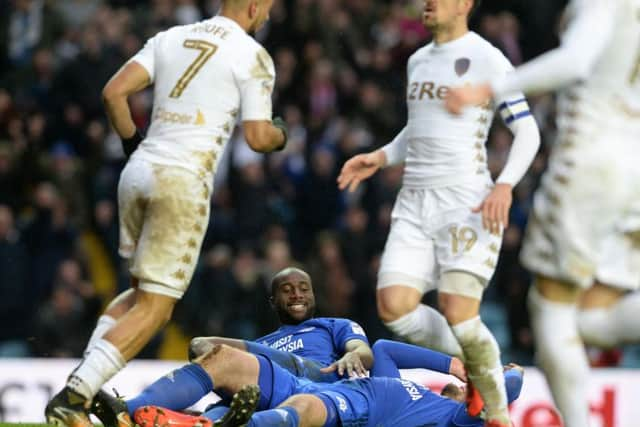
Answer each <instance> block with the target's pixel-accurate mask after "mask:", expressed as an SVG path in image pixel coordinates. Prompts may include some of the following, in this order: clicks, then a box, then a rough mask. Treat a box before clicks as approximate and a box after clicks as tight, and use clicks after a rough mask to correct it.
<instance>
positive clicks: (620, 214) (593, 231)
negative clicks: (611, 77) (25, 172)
mask: <svg viewBox="0 0 640 427" xmlns="http://www.w3.org/2000/svg"><path fill="white" fill-rule="evenodd" d="M579 142H580V143H579ZM639 142H640V141H629V140H628V138H627V139H626V140H625V138H621V137H617V138H616V137H610V138H604V137H603V136H599V135H590V136H589V138H586V137H585V138H584V140H578V141H576V140H575V139H565V140H564V141H562V140H561V141H560V142H559V144H558V145H557V146H556V147H554V152H553V155H552V157H551V159H550V161H549V168H548V170H547V172H545V175H544V176H543V179H542V184H541V186H540V188H539V189H538V190H537V191H536V194H535V196H534V205H533V212H532V214H531V215H530V218H529V224H528V226H527V231H526V233H525V239H524V244H523V247H522V251H521V252H520V260H521V263H522V264H523V265H524V266H525V267H526V268H527V269H529V270H531V271H532V272H534V273H537V274H540V275H543V276H547V277H549V278H552V279H556V280H561V281H564V282H567V283H571V284H573V285H575V286H578V287H580V288H588V287H590V286H591V285H593V284H594V282H596V281H598V282H601V283H604V284H607V285H611V286H615V287H619V288H623V289H631V290H633V289H638V287H639V286H640V144H638V143H639Z"/></svg>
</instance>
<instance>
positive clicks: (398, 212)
mask: <svg viewBox="0 0 640 427" xmlns="http://www.w3.org/2000/svg"><path fill="white" fill-rule="evenodd" d="M474 6H477V1H475V2H474V1H473V0H427V1H426V2H425V10H424V16H423V21H424V24H425V26H426V27H427V28H428V29H429V30H431V32H432V33H433V36H434V41H433V42H432V43H429V44H428V45H426V46H424V47H422V48H420V49H418V50H417V51H416V52H415V53H414V54H413V55H412V56H411V58H410V59H409V62H408V65H407V78H408V88H407V107H408V122H407V125H406V126H405V128H404V129H403V130H402V131H401V132H400V133H399V134H398V135H397V136H396V138H395V139H394V140H393V141H392V142H391V143H389V144H387V145H385V146H384V147H382V148H381V149H379V150H376V151H374V152H371V153H368V154H361V155H357V156H355V157H353V158H352V159H350V160H349V161H347V162H346V163H345V165H344V167H343V169H342V171H341V174H340V176H339V177H338V183H339V186H340V188H342V189H344V188H347V187H349V189H350V190H354V189H355V188H356V187H357V186H358V184H359V183H360V182H361V181H362V180H364V179H367V178H368V177H370V176H371V175H372V174H373V173H374V172H375V171H377V170H378V169H379V168H382V167H384V166H389V165H394V164H398V163H400V162H403V161H404V163H405V171H404V178H403V184H402V188H401V190H400V193H399V194H398V198H397V200H396V203H395V206H394V209H393V213H392V227H391V231H390V233H389V236H388V239H387V243H386V246H385V249H384V253H383V256H382V261H381V266H380V271H379V273H378V291H377V303H378V313H379V315H380V317H381V319H382V320H383V321H384V322H385V324H386V325H387V326H388V327H389V328H390V329H391V330H392V331H393V332H395V333H396V334H398V335H400V336H402V337H405V338H406V339H408V340H409V341H411V342H413V343H415V344H419V345H423V346H429V347H431V348H435V349H437V350H440V351H443V352H446V353H449V354H454V355H456V356H458V357H460V358H463V359H464V360H465V366H466V368H467V370H468V373H469V378H470V379H471V380H472V382H473V384H474V386H475V388H477V390H478V391H479V392H480V394H481V395H482V397H483V398H484V401H485V405H486V410H487V421H488V424H487V425H491V426H508V425H510V421H509V416H508V411H507V400H506V395H505V389H504V381H503V380H502V363H501V362H500V350H499V347H498V344H497V342H496V340H495V338H494V337H493V335H492V334H491V332H490V331H489V329H487V327H486V326H485V325H484V323H483V322H482V321H481V319H480V316H479V308H480V301H481V299H482V294H483V291H484V289H485V287H486V286H487V284H488V282H489V280H490V279H491V276H492V275H493V272H494V270H495V267H496V263H497V259H498V254H499V252H500V246H501V240H502V230H503V228H504V227H506V226H507V221H508V212H509V207H510V205H511V189H512V187H513V186H514V185H515V184H516V183H517V182H518V181H519V180H520V178H521V177H522V176H523V175H524V173H525V172H526V170H527V168H528V167H529V164H530V163H531V161H532V159H533V158H534V156H535V154H536V152H537V150H538V147H539V145H540V135H539V132H538V128H537V125H536V123H535V120H533V118H532V117H531V114H530V112H529V108H528V105H527V102H526V100H525V99H524V97H523V96H522V94H520V93H518V92H517V91H514V92H512V93H508V94H505V95H503V96H501V97H500V99H498V100H496V102H495V103H486V104H484V105H479V106H476V107H474V108H472V109H469V110H467V111H465V113H464V115H462V116H460V117H458V116H453V115H451V114H449V113H448V112H447V111H446V109H445V108H444V99H445V97H446V95H447V93H448V91H449V90H450V88H451V87H454V86H460V85H464V84H472V83H473V84H475V83H478V82H482V81H485V80H487V79H491V78H494V77H496V76H504V75H505V74H507V73H509V72H510V71H511V70H512V69H513V67H512V66H511V64H510V63H509V61H508V60H507V59H506V58H505V57H504V55H503V54H502V53H501V52H500V51H499V50H498V49H496V48H494V47H493V46H492V45H491V44H490V43H489V42H487V41H486V40H484V39H482V38H481V37H480V36H478V35H477V34H476V33H473V32H470V31H469V29H468V24H467V20H468V17H469V15H470V13H471V11H472V9H473V7H474ZM496 109H497V110H498V112H499V113H500V115H501V116H502V119H503V121H504V123H505V124H506V125H507V126H508V127H509V128H510V129H511V131H512V132H513V134H514V136H515V138H514V142H513V146H512V148H511V152H510V154H509V158H508V161H507V163H506V165H505V167H504V169H503V171H502V173H501V174H500V176H499V177H498V179H497V181H496V183H495V184H494V183H493V181H492V179H491V176H490V173H489V170H488V168H487V153H486V148H485V141H486V139H487V135H488V132H489V128H490V126H491V122H492V120H493V115H494V110H496ZM435 288H437V289H438V292H439V297H438V298H439V306H440V309H441V311H442V313H443V314H444V317H443V316H442V315H441V314H440V313H438V311H437V310H434V309H432V308H430V307H428V306H427V305H424V304H421V299H422V296H423V295H424V293H425V292H427V291H428V290H430V289H435ZM449 325H450V326H451V327H449ZM470 409H472V408H470ZM477 410H478V408H475V409H474V412H475V411H477Z"/></svg>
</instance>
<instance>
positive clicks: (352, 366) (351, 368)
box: [320, 351, 367, 378]
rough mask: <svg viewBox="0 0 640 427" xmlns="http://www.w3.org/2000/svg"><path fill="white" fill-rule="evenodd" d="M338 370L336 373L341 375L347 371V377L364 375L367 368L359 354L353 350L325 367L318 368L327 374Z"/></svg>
mask: <svg viewBox="0 0 640 427" xmlns="http://www.w3.org/2000/svg"><path fill="white" fill-rule="evenodd" d="M335 371H338V375H340V376H341V377H342V376H344V374H345V373H347V375H348V377H349V378H350V377H353V376H357V377H366V376H367V370H366V369H365V367H364V365H363V364H362V361H361V360H360V356H359V355H358V353H356V352H355V351H352V352H349V353H347V354H345V355H344V356H342V358H340V360H336V361H335V362H333V363H332V364H331V365H329V366H327V367H326V368H322V369H320V372H323V373H325V374H328V373H330V372H335Z"/></svg>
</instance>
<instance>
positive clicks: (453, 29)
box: [433, 22, 469, 44]
mask: <svg viewBox="0 0 640 427" xmlns="http://www.w3.org/2000/svg"><path fill="white" fill-rule="evenodd" d="M468 32H469V26H468V25H467V23H466V22H465V23H464V24H459V25H452V26H450V27H442V28H439V29H438V31H434V32H433V41H434V42H435V43H436V44H443V43H448V42H452V41H454V40H457V39H459V38H460V37H463V36H464V35H465V34H467V33H468Z"/></svg>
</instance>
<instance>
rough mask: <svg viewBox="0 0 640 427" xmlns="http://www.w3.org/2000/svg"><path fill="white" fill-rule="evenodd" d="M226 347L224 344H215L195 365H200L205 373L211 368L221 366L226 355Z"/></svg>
mask: <svg viewBox="0 0 640 427" xmlns="http://www.w3.org/2000/svg"><path fill="white" fill-rule="evenodd" d="M225 347H227V346H226V345H224V344H213V345H212V346H211V348H210V349H209V350H208V351H207V352H205V353H203V354H201V355H200V356H198V357H197V358H196V359H195V360H194V363H197V364H199V365H200V366H202V367H203V368H204V370H205V371H208V368H209V367H212V366H214V365H217V364H219V361H220V360H221V358H222V357H223V356H224V354H225ZM229 348H230V347H229Z"/></svg>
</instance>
